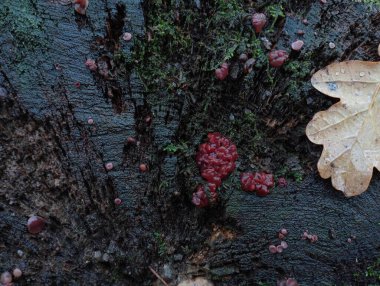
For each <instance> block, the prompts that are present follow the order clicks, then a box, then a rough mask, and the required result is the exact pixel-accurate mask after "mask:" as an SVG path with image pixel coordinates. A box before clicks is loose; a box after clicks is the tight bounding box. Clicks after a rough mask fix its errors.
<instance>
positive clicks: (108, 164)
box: [106, 162, 113, 171]
mask: <svg viewBox="0 0 380 286" xmlns="http://www.w3.org/2000/svg"><path fill="white" fill-rule="evenodd" d="M112 169H113V164H112V162H108V163H107V164H106V170H107V171H111V170H112Z"/></svg>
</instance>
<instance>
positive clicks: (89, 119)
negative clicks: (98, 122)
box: [87, 117, 94, 125]
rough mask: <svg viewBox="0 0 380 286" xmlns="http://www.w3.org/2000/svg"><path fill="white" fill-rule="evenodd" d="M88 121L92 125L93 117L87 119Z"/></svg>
mask: <svg viewBox="0 0 380 286" xmlns="http://www.w3.org/2000/svg"><path fill="white" fill-rule="evenodd" d="M87 123H88V124H90V125H92V124H94V119H92V118H91V117H89V118H88V119H87Z"/></svg>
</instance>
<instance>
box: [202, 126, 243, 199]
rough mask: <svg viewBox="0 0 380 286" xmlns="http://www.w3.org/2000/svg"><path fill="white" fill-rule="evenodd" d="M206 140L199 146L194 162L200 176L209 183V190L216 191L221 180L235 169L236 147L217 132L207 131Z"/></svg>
mask: <svg viewBox="0 0 380 286" xmlns="http://www.w3.org/2000/svg"><path fill="white" fill-rule="evenodd" d="M207 139H208V140H207V142H206V143H203V144H201V145H200V146H199V150H198V153H197V156H196V162H197V164H198V167H199V169H200V171H201V176H202V177H203V178H204V179H205V180H206V181H207V182H208V183H209V188H210V191H211V192H214V191H216V189H217V188H218V187H220V185H221V184H222V180H223V179H224V178H226V177H227V176H228V175H229V174H231V173H232V172H233V170H235V167H236V165H235V161H236V159H237V158H238V154H237V148H236V146H235V145H234V144H232V143H231V141H230V140H229V139H227V138H225V137H223V136H222V135H221V134H219V133H209V134H208V135H207Z"/></svg>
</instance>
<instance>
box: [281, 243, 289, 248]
mask: <svg viewBox="0 0 380 286" xmlns="http://www.w3.org/2000/svg"><path fill="white" fill-rule="evenodd" d="M280 245H281V247H282V248H283V249H287V248H288V243H287V242H286V241H281V244H280Z"/></svg>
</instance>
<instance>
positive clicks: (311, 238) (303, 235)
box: [301, 230, 318, 243]
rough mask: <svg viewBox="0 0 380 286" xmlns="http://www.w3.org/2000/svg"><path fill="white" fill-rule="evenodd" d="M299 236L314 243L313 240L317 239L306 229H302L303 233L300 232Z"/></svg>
mask: <svg viewBox="0 0 380 286" xmlns="http://www.w3.org/2000/svg"><path fill="white" fill-rule="evenodd" d="M301 238H302V239H305V240H306V239H307V240H309V241H310V242H311V243H314V242H316V241H318V236H317V235H315V234H309V232H308V231H307V230H305V231H304V233H303V234H302V236H301Z"/></svg>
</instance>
